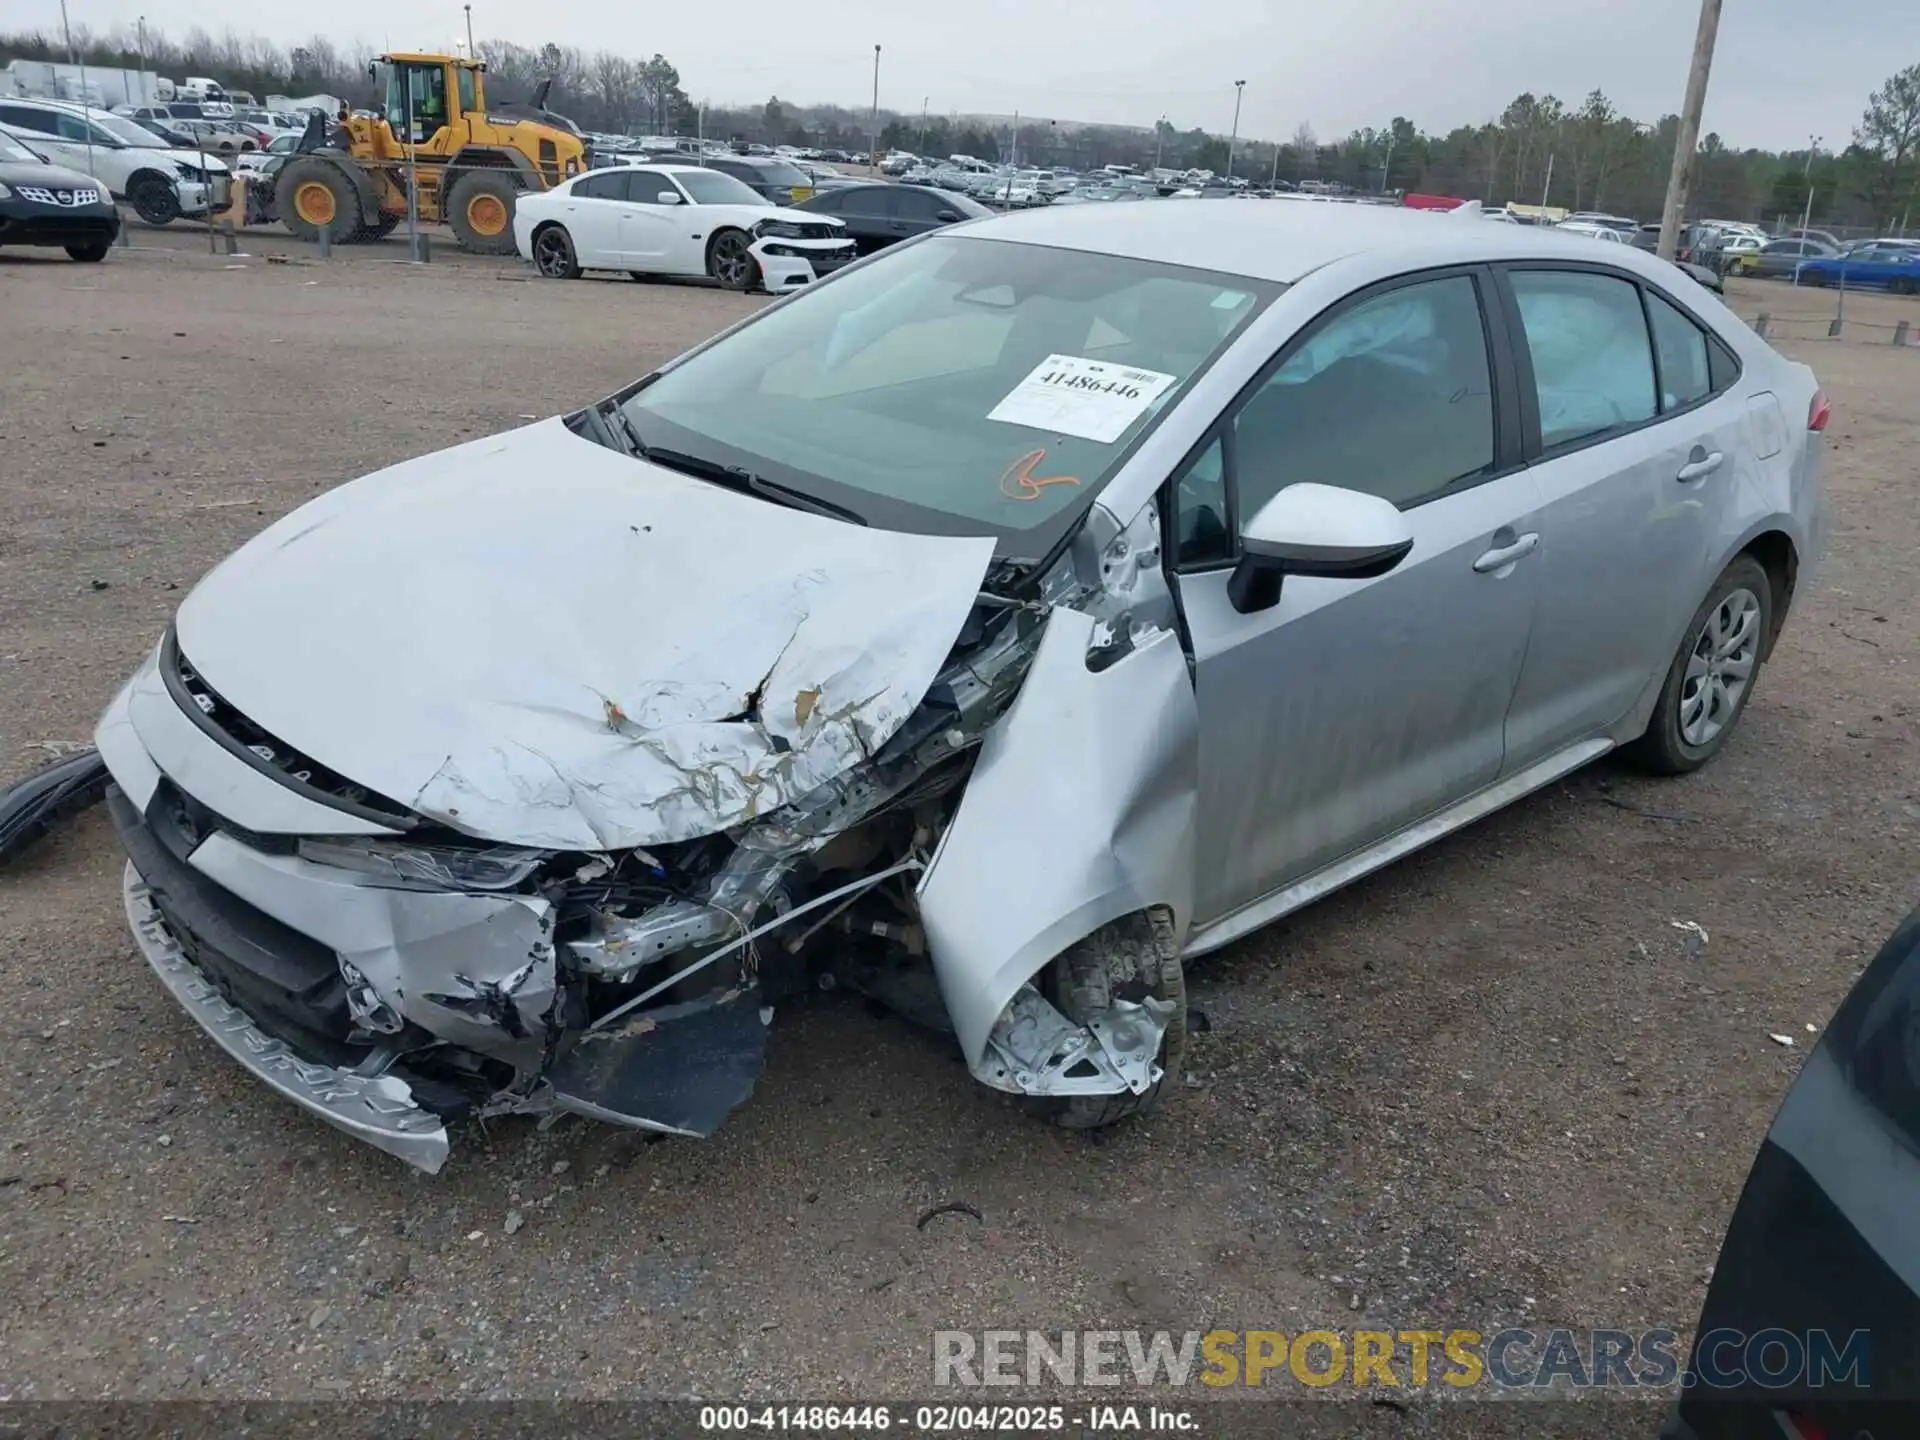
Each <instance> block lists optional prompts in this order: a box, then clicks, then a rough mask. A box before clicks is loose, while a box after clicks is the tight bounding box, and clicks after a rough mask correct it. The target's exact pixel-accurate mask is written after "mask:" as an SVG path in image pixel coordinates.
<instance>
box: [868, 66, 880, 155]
mask: <svg viewBox="0 0 1920 1440" xmlns="http://www.w3.org/2000/svg"><path fill="white" fill-rule="evenodd" d="M867 130H868V137H869V139H870V140H871V141H872V143H871V144H870V145H868V146H867V164H868V165H878V164H879V163H880V47H879V46H878V45H876V46H874V47H873V119H872V121H871V123H870V124H869V125H868V127H867Z"/></svg>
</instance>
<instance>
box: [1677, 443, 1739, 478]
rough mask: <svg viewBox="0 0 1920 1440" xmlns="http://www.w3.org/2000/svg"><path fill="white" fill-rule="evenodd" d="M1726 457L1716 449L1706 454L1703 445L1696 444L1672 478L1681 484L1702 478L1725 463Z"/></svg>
mask: <svg viewBox="0 0 1920 1440" xmlns="http://www.w3.org/2000/svg"><path fill="white" fill-rule="evenodd" d="M1726 459H1727V457H1726V456H1725V455H1724V454H1723V453H1721V452H1720V451H1718V450H1715V451H1714V452H1713V453H1712V454H1708V453H1707V448H1706V447H1705V446H1704V445H1696V446H1694V447H1693V454H1691V455H1689V456H1688V457H1687V463H1686V464H1684V465H1682V466H1681V467H1680V473H1679V474H1678V475H1676V476H1674V477H1673V478H1674V479H1676V480H1678V481H1679V482H1680V483H1681V484H1682V485H1684V484H1686V483H1687V482H1688V481H1689V480H1704V479H1705V478H1706V477H1707V476H1709V475H1711V474H1713V472H1714V471H1716V470H1718V469H1719V468H1720V467H1721V466H1722V465H1723V464H1725V463H1726Z"/></svg>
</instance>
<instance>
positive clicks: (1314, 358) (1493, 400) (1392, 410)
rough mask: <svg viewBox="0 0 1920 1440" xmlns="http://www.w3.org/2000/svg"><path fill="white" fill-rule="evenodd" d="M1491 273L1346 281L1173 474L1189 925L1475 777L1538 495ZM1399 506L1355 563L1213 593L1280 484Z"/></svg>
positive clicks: (1510, 642) (1501, 690)
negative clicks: (1251, 589) (1187, 790)
mask: <svg viewBox="0 0 1920 1440" xmlns="http://www.w3.org/2000/svg"><path fill="white" fill-rule="evenodd" d="M1492 285H1493V280H1492V275H1491V272H1489V271H1486V270H1484V269H1480V268H1469V269H1459V270H1451V271H1428V272H1424V273H1422V274H1419V275H1415V276H1408V277H1403V278H1402V279H1400V280H1396V281H1392V282H1389V283H1388V284H1386V285H1384V286H1377V287H1373V288H1371V289H1369V290H1365V291H1361V292H1359V293H1358V294H1357V295H1355V296H1351V297H1349V298H1348V299H1347V300H1346V301H1343V302H1341V303H1340V304H1339V305H1337V306H1335V307H1333V308H1332V309H1331V310H1329V311H1328V312H1326V313H1325V314H1324V315H1323V316H1321V317H1320V318H1319V319H1317V320H1316V321H1314V322H1313V323H1312V325H1310V326H1309V327H1308V328H1307V329H1306V330H1304V331H1303V332H1302V333H1301V334H1300V336H1299V337H1297V338H1296V339H1294V340H1293V341H1290V342H1289V343H1288V345H1287V346H1286V347H1285V348H1284V349H1282V350H1281V352H1280V353H1279V355H1278V356H1276V357H1275V360H1274V362H1273V364H1272V365H1271V367H1270V368H1269V370H1268V371H1267V373H1266V374H1265V375H1264V376H1262V377H1261V378H1259V379H1256V380H1255V382H1254V383H1253V384H1252V385H1251V386H1249V387H1248V390H1247V391H1245V392H1243V394H1242V395H1241V397H1240V398H1239V399H1238V400H1237V401H1236V402H1235V404H1234V406H1233V407H1232V408H1231V409H1230V410H1229V411H1228V413H1227V415H1226V416H1224V417H1223V418H1222V420H1221V421H1220V422H1219V424H1218V425H1217V426H1216V433H1215V434H1214V436H1213V438H1211V439H1209V440H1208V441H1206V442H1205V443H1204V444H1203V445H1202V446H1201V447H1200V448H1199V449H1198V450H1196V451H1195V452H1194V454H1193V455H1192V456H1191V457H1190V459H1189V461H1188V462H1187V464H1186V465H1185V466H1184V467H1183V469H1182V471H1181V472H1180V473H1179V474H1178V475H1177V477H1176V482H1175V485H1174V487H1173V491H1172V495H1171V498H1170V501H1169V506H1168V508H1169V511H1170V515H1169V530H1170V532H1171V533H1172V535H1173V547H1172V548H1173V552H1174V561H1175V566H1176V568H1177V571H1178V573H1179V580H1178V585H1179V593H1180V601H1181V606H1182V609H1183V611H1184V613H1185V617H1186V623H1187V629H1188V633H1189V636H1190V639H1191V644H1192V649H1193V655H1194V663H1195V689H1196V693H1197V695H1198V699H1199V705H1200V726H1201V743H1200V815H1199V821H1198V824H1197V827H1196V828H1197V833H1198V837H1199V856H1198V863H1197V866H1196V875H1195V886H1196V895H1195V922H1196V923H1197V924H1205V923H1207V922H1209V921H1211V920H1214V919H1218V918H1220V917H1222V916H1223V915H1226V914H1228V913H1230V912H1232V911H1234V910H1237V909H1240V908H1241V907H1243V906H1245V905H1248V904H1251V903H1253V902H1255V901H1257V900H1259V899H1260V898H1261V897H1262V896H1264V895H1267V894H1269V893H1271V892H1273V891H1275V890H1278V889H1280V888H1282V887H1284V886H1286V885H1289V884H1292V883H1294V882H1296V881H1298V880H1300V879H1302V878H1304V877H1305V876H1307V875H1310V874H1311V873H1313V872H1314V871H1317V870H1320V869H1322V868H1324V867H1326V866H1328V865H1330V864H1332V863H1334V862H1336V861H1339V860H1340V859H1341V858H1342V857H1344V856H1348V855H1350V854H1351V853H1352V852H1354V851H1357V850H1361V849H1363V848H1365V847H1367V846H1369V845H1372V844H1373V843H1375V842H1377V841H1379V840H1381V839H1383V838H1384V837H1386V836H1388V835H1391V834H1393V833H1394V832H1396V831H1399V830H1402V829H1404V828H1406V827H1407V826H1409V825H1411V824H1412V823H1414V822H1415V821H1417V820H1419V819H1420V818H1421V817H1423V816H1425V815H1428V814H1431V813H1432V812H1433V811H1435V810H1437V809H1440V808H1441V807H1443V806H1445V805H1447V804H1449V803H1450V802H1452V801H1455V800H1458V799H1461V798H1463V797H1465V796H1467V795H1469V794H1471V793H1472V792H1474V791H1475V790H1478V789H1480V788H1482V787H1484V786H1486V785H1488V784H1490V783H1491V782H1492V781H1494V780H1495V779H1496V777H1497V776H1498V775H1499V773H1500V766H1501V758H1502V753H1503V751H1502V736H1501V727H1502V724H1503V722H1504V720H1505V718H1506V713H1507V706H1508V702H1509V701H1510V700H1511V698H1512V695H1513V688H1514V685H1515V683H1516V681H1517V680H1518V679H1519V676H1520V668H1521V663H1522V660H1523V659H1524V657H1525V654H1526V649H1527V637H1528V634H1529V632H1530V630H1531V628H1532V622H1533V604H1534V596H1535V591H1536V584H1537V578H1538V573H1539V565H1538V557H1537V555H1536V554H1535V553H1534V551H1535V549H1536V547H1537V546H1538V544H1539V538H1540V537H1539V529H1540V526H1539V515H1538V510H1539V498H1538V492H1537V490H1536V489H1535V486H1534V483H1533V478H1532V476H1531V475H1530V474H1529V473H1528V472H1527V470H1526V469H1525V467H1524V465H1523V464H1522V462H1521V451H1520V434H1519V425H1518V418H1517V406H1516V405H1515V404H1514V403H1513V387H1512V385H1511V383H1510V382H1507V383H1500V384H1496V381H1495V377H1496V376H1510V374H1511V367H1510V359H1509V357H1508V356H1507V355H1506V353H1505V339H1504V330H1503V329H1501V328H1496V327H1494V326H1490V325H1489V323H1488V321H1487V318H1486V314H1485V311H1484V309H1483V306H1484V305H1491V306H1492V307H1493V310H1494V312H1495V314H1496V315H1497V313H1498V304H1499V299H1498V296H1497V294H1495V293H1494V292H1493V290H1492ZM1299 481H1314V482H1318V483H1321V484H1327V485H1337V486H1341V487H1343V488H1347V489H1354V490H1364V491H1367V492H1369V493H1372V494H1375V495H1380V496H1382V497H1384V498H1386V499H1388V500H1391V501H1393V502H1394V503H1395V504H1396V505H1398V506H1399V507H1400V508H1401V509H1402V510H1404V511H1406V512H1407V520H1408V523H1409V525H1410V527H1411V528H1412V531H1413V535H1414V546H1413V551H1412V553H1411V554H1409V555H1408V556H1407V558H1406V559H1405V560H1403V561H1401V563H1400V564H1399V566H1397V567H1396V568H1395V569H1394V570H1392V571H1391V572H1389V573H1388V574H1386V575H1382V576H1377V577H1374V578H1372V579H1359V580H1356V579H1326V578H1318V577H1308V576H1292V577H1289V578H1288V579H1287V580H1286V582H1285V583H1284V585H1283V586H1282V587H1281V591H1280V598H1279V601H1278V603H1277V604H1275V605H1273V606H1271V607H1269V608H1267V609H1264V610H1256V611H1254V612H1253V613H1250V614H1241V613H1239V612H1238V611H1237V610H1236V609H1235V607H1234V605H1233V603H1232V601H1231V600H1230V599H1229V597H1228V585H1227V582H1228V578H1229V576H1230V575H1231V573H1232V570H1233V565H1234V562H1235V560H1236V559H1237V549H1238V547H1237V543H1236V542H1235V540H1234V538H1233V537H1234V536H1235V535H1237V533H1238V530H1239V527H1240V525H1242V524H1244V522H1245V519H1246V517H1249V516H1251V515H1252V514H1254V513H1255V512H1256V511H1257V510H1258V509H1259V507H1260V506H1261V505H1262V504H1263V503H1265V502H1266V501H1267V500H1268V499H1270V498H1271V497H1272V496H1273V495H1274V494H1276V493H1277V492H1278V491H1279V490H1280V489H1281V488H1282V487H1284V486H1287V485H1290V484H1294V483H1296V482H1299Z"/></svg>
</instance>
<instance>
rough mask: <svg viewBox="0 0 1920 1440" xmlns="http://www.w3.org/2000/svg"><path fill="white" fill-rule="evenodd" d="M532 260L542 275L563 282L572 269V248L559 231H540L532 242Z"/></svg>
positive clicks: (563, 234) (564, 235)
mask: <svg viewBox="0 0 1920 1440" xmlns="http://www.w3.org/2000/svg"><path fill="white" fill-rule="evenodd" d="M533 260H534V264H535V266H536V267H537V268H538V269H539V271H540V273H541V274H542V275H545V276H548V277H550V278H552V279H555V280H564V279H566V278H567V277H568V274H569V272H570V271H571V270H572V269H573V247H572V246H571V245H569V244H568V243H567V237H566V234H565V233H564V232H563V231H560V230H542V231H541V232H540V236H539V238H538V239H537V240H535V241H534V242H533Z"/></svg>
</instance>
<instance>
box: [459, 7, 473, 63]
mask: <svg viewBox="0 0 1920 1440" xmlns="http://www.w3.org/2000/svg"><path fill="white" fill-rule="evenodd" d="M460 8H461V9H462V10H464V11H466V12H467V59H469V60H471V59H473V58H474V54H473V6H471V5H462V6H461V7H460Z"/></svg>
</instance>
